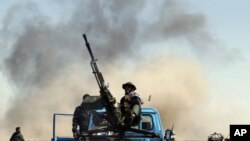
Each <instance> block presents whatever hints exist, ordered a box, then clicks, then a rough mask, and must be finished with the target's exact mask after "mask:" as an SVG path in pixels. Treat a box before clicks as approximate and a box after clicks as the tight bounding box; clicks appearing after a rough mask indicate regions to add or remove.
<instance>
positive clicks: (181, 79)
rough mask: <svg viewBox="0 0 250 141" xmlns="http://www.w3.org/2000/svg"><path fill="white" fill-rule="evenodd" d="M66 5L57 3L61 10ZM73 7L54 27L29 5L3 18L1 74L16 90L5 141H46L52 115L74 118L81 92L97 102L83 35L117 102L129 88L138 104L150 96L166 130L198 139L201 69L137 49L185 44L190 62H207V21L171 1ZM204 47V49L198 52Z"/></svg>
mask: <svg viewBox="0 0 250 141" xmlns="http://www.w3.org/2000/svg"><path fill="white" fill-rule="evenodd" d="M65 3H67V2H66V1H63V2H58V3H57V2H56V4H57V5H59V6H62V7H63V6H64V4H65ZM53 4H55V3H53ZM71 4H72V5H73V6H72V7H73V8H72V11H67V12H68V13H67V14H68V15H70V16H69V18H68V20H66V21H59V22H52V20H51V17H49V15H46V14H45V13H43V12H42V10H40V5H39V4H37V3H35V2H32V1H30V2H26V3H15V4H13V5H12V6H11V7H10V8H9V9H8V11H7V13H6V16H5V18H4V21H3V28H2V29H1V32H3V33H5V36H4V39H6V42H5V43H4V44H1V45H3V46H4V45H6V46H7V48H6V49H5V50H4V51H6V52H7V51H8V54H9V55H8V56H7V57H6V58H5V62H4V63H5V68H4V69H2V71H4V73H5V74H6V76H8V78H9V83H10V84H11V85H13V88H14V87H15V88H16V91H15V94H14V96H13V97H12V98H11V99H10V101H8V103H11V104H9V105H8V107H6V108H8V110H7V112H6V114H5V115H4V117H2V118H1V124H2V125H1V129H0V131H1V133H3V140H7V139H8V138H9V135H10V134H11V133H12V132H13V130H14V128H15V127H16V126H21V127H22V130H23V133H24V136H25V137H26V138H27V139H34V138H35V139H50V138H51V136H52V115H53V113H60V112H63V113H72V112H73V110H74V107H75V106H77V105H79V104H80V102H81V97H82V95H83V94H84V93H90V94H94V95H98V87H97V85H96V82H95V80H94V77H93V76H92V74H91V69H90V66H89V56H88V53H87V50H86V49H85V48H84V42H83V39H82V36H81V35H82V33H87V35H88V38H89V42H90V44H91V46H92V48H93V50H94V51H93V52H94V54H95V56H97V58H98V59H100V61H99V62H98V63H99V66H100V70H103V72H104V77H105V79H106V80H107V82H109V83H110V89H111V91H112V92H114V93H113V94H114V96H115V97H117V99H119V98H120V97H121V96H122V94H123V91H122V89H121V85H122V84H123V83H124V82H126V81H132V82H134V83H135V84H136V85H137V87H138V92H139V93H141V94H142V97H143V98H144V99H147V97H148V95H150V94H151V95H152V100H151V101H150V102H146V104H145V106H153V107H156V108H157V109H158V110H159V111H160V113H161V115H162V119H163V121H164V122H163V123H164V125H165V126H171V125H172V123H174V124H175V128H176V132H178V134H179V135H180V136H185V135H188V134H192V133H193V134H194V133H196V128H194V130H193V128H192V126H193V125H194V124H195V122H196V118H194V117H195V115H196V114H197V111H198V110H199V109H197V107H199V104H200V103H201V102H202V100H203V99H204V97H205V95H206V94H207V87H208V86H207V85H208V84H207V83H208V81H207V78H206V74H205V72H204V70H203V69H202V66H201V65H200V64H199V62H198V61H195V60H194V59H191V58H179V57H178V56H176V57H173V56H171V55H168V53H165V56H163V55H162V56H159V55H157V53H159V52H157V51H154V52H152V53H151V54H154V55H153V56H154V57H145V56H150V55H151V54H149V55H145V53H144V52H143V49H144V46H145V45H146V44H147V43H155V42H163V41H167V40H169V39H177V40H176V41H178V39H183V40H185V41H187V42H188V43H189V44H190V46H189V47H188V48H189V49H190V50H191V51H192V52H194V55H197V56H199V55H201V56H202V54H207V50H209V51H208V52H209V53H210V55H212V54H213V51H214V48H212V47H210V45H214V38H213V36H212V35H211V34H210V33H209V32H208V31H207V30H206V18H205V16H204V15H202V14H200V13H198V14H197V13H189V12H186V11H185V10H184V9H182V7H181V6H180V5H179V4H178V2H175V1H159V2H152V1H140V2H139V1H126V2H125V1H122V0H118V1H109V2H104V1H74V2H72V3H71ZM146 15H150V16H152V17H154V18H152V19H151V20H149V19H147V18H145V17H146ZM1 36H3V35H1ZM203 43H204V44H206V49H205V50H203V48H200V47H199V46H200V45H201V44H203ZM153 48H154V46H152V50H154V49H153ZM164 48H168V47H167V46H164ZM180 48H182V47H180ZM155 56H157V57H155ZM124 64H125V65H124ZM131 64H132V65H131ZM68 122H70V119H68ZM62 124H63V125H61V126H63V127H64V126H65V128H62V129H63V130H62V131H60V133H61V134H64V135H68V136H71V123H66V122H65V123H63V122H62ZM196 126H198V125H196ZM190 127H191V129H190ZM198 127H199V126H198ZM200 132H202V130H201V131H200ZM199 136H203V134H200V135H199ZM199 136H198V137H199Z"/></svg>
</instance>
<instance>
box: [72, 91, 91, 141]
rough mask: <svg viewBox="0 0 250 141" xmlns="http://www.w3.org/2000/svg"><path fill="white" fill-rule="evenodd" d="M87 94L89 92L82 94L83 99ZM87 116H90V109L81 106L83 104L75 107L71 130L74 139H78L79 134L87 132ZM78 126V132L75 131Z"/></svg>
mask: <svg viewBox="0 0 250 141" xmlns="http://www.w3.org/2000/svg"><path fill="white" fill-rule="evenodd" d="M88 96H90V95H89V94H85V95H83V100H84V99H85V98H86V97H88ZM89 118H90V110H87V109H85V108H84V107H83V104H81V105H80V106H77V107H76V108H75V112H74V115H73V119H72V132H73V137H74V138H75V139H78V138H79V137H80V134H82V133H87V132H88V126H89ZM78 127H79V128H80V134H79V133H77V131H78Z"/></svg>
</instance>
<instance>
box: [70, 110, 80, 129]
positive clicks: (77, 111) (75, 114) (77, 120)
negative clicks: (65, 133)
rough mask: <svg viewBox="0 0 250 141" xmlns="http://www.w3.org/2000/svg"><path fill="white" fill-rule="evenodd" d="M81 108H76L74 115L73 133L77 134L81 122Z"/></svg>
mask: <svg viewBox="0 0 250 141" xmlns="http://www.w3.org/2000/svg"><path fill="white" fill-rule="evenodd" d="M79 110H80V109H79V107H76V109H75V111H74V114H73V118H72V132H73V133H75V132H76V131H77V124H78V122H79V119H78V117H79Z"/></svg>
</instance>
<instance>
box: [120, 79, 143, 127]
mask: <svg viewBox="0 0 250 141" xmlns="http://www.w3.org/2000/svg"><path fill="white" fill-rule="evenodd" d="M122 88H123V89H124V91H125V96H123V97H122V98H121V101H120V109H121V113H122V118H123V120H124V124H126V125H125V126H128V127H129V126H136V125H138V123H139V122H140V120H141V105H142V104H143V101H142V99H141V98H140V96H139V94H138V93H136V92H135V90H136V87H135V85H134V84H133V83H131V82H127V83H125V84H123V85H122Z"/></svg>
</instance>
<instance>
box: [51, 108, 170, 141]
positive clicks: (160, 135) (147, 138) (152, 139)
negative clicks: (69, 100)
mask: <svg viewBox="0 0 250 141" xmlns="http://www.w3.org/2000/svg"><path fill="white" fill-rule="evenodd" d="M141 112H142V119H141V121H140V123H139V125H138V126H136V127H133V129H139V131H145V132H146V133H145V132H138V130H136V131H135V132H133V131H126V132H125V133H124V134H123V135H122V136H121V135H117V134H113V133H112V132H110V131H108V132H104V131H100V132H99V133H96V132H95V133H94V134H86V135H84V136H85V139H80V141H85V140H86V141H113V140H116V141H120V140H129V141H164V140H165V141H174V134H173V131H172V130H173V129H171V130H170V129H167V130H166V131H164V129H163V126H162V122H161V119H160V115H159V112H158V111H157V110H156V109H155V108H142V111H141ZM103 113H105V110H104V109H102V110H96V111H95V112H92V114H91V117H90V122H89V131H90V132H91V130H92V129H97V128H98V129H101V128H103V127H104V126H105V122H102V123H100V119H98V120H97V118H98V116H96V115H102V114H103ZM62 115H63V116H72V114H54V116H53V137H52V139H51V141H76V140H74V139H73V137H59V136H56V129H55V127H56V117H57V116H62ZM97 122H99V123H97ZM69 132H71V131H69ZM148 133H150V134H148ZM164 134H165V135H164Z"/></svg>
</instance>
